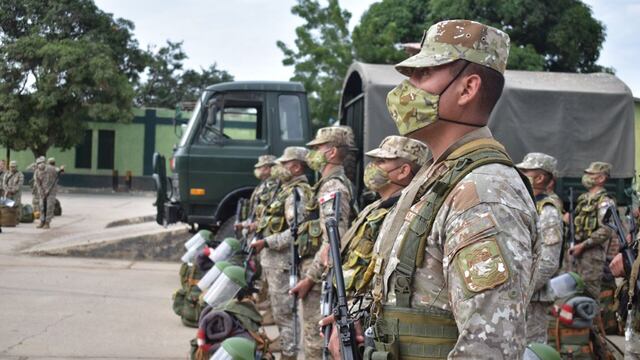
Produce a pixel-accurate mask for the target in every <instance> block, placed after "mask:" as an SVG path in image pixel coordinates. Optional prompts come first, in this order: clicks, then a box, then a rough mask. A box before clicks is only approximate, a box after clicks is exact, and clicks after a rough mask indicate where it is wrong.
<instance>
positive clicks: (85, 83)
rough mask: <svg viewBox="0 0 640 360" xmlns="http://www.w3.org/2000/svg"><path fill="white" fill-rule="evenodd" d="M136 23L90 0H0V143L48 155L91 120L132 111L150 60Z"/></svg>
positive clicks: (121, 117) (122, 117) (74, 139)
mask: <svg viewBox="0 0 640 360" xmlns="http://www.w3.org/2000/svg"><path fill="white" fill-rule="evenodd" d="M132 30H133V24H132V23H131V22H129V21H127V20H124V19H114V18H113V16H112V15H111V14H107V13H105V12H103V11H101V10H100V9H98V8H97V7H96V6H95V4H94V3H93V1H91V0H55V1H54V0H0V43H1V44H2V46H1V47H0V58H1V61H0V143H2V144H3V145H5V146H7V147H8V148H12V149H14V150H24V149H30V150H31V151H32V152H33V153H34V155H36V156H38V155H44V154H45V153H46V152H47V150H48V149H49V148H50V147H51V146H57V147H60V148H62V149H69V148H71V147H72V146H74V145H76V144H77V143H78V142H79V141H81V140H82V136H83V131H84V129H85V123H86V121H87V120H94V121H127V120H129V119H131V118H132V116H133V113H132V98H133V95H134V93H133V87H132V84H133V83H134V82H135V81H137V79H138V73H139V72H140V71H141V70H142V69H143V68H144V65H145V63H146V56H145V54H144V53H143V52H142V51H140V50H139V49H138V44H137V42H136V41H135V39H134V38H133V36H132V33H131V32H132Z"/></svg>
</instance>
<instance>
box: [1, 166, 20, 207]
mask: <svg viewBox="0 0 640 360" xmlns="http://www.w3.org/2000/svg"><path fill="white" fill-rule="evenodd" d="M17 166H18V164H17V163H16V162H15V161H11V162H10V163H9V168H10V170H9V171H6V172H5V173H4V177H3V178H2V188H3V189H4V195H5V196H6V197H8V198H9V199H11V200H13V201H15V202H16V204H15V207H17V208H18V209H20V208H21V205H22V184H24V175H23V174H22V173H21V172H20V171H18V169H17ZM14 169H15V170H14Z"/></svg>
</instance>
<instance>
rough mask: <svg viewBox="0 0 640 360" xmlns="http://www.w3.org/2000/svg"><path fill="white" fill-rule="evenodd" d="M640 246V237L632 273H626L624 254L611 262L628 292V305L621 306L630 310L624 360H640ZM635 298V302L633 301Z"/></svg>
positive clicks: (613, 271)
mask: <svg viewBox="0 0 640 360" xmlns="http://www.w3.org/2000/svg"><path fill="white" fill-rule="evenodd" d="M632 245H633V244H632ZM639 246H640V237H639V238H638V239H636V241H635V254H636V259H635V261H634V262H633V264H631V269H630V270H631V273H626V272H625V268H624V263H623V258H622V254H617V255H616V256H615V257H614V258H613V260H612V261H611V264H609V268H610V269H611V273H612V274H613V276H615V277H624V281H625V283H626V284H625V286H623V287H622V289H623V291H626V292H628V298H627V299H628V303H627V304H620V306H622V307H624V308H626V309H629V311H627V322H626V326H625V334H624V337H625V347H624V358H625V359H630V360H640V301H638V296H640V294H638V293H637V292H638V290H640V289H638V288H637V287H636V284H637V282H638V275H639V273H640V254H639V250H640V249H639V248H638V247H639ZM634 297H635V302H634V301H633V300H634Z"/></svg>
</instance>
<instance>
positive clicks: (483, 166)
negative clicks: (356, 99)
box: [372, 20, 537, 359]
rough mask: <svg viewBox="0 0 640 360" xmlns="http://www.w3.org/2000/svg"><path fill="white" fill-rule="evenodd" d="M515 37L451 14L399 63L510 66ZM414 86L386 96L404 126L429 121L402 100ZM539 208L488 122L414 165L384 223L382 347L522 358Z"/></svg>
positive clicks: (378, 300) (415, 353)
mask: <svg viewBox="0 0 640 360" xmlns="http://www.w3.org/2000/svg"><path fill="white" fill-rule="evenodd" d="M508 43H509V39H508V36H507V35H506V34H505V33H503V32H502V31H500V30H497V29H494V28H491V27H488V26H485V25H482V24H479V23H476V22H471V21H467V20H452V21H444V22H440V23H438V24H435V25H433V26H432V27H431V28H430V29H429V30H428V31H427V33H426V35H425V37H424V38H423V41H422V46H421V51H420V53H418V54H417V55H415V56H413V57H411V58H409V59H407V60H405V61H404V62H402V63H400V64H398V66H397V69H398V71H400V72H402V73H403V74H405V75H409V74H411V71H412V70H413V69H414V68H420V67H431V66H437V65H442V64H447V63H450V62H452V61H455V60H457V59H465V60H467V61H470V62H473V63H477V64H479V65H482V66H486V67H489V68H491V69H494V70H496V71H498V72H500V73H503V72H504V69H505V67H506V60H507V57H508V47H509V45H508ZM389 96H390V97H391V96H398V94H391V93H390V94H389ZM415 97H416V95H415V94H411V93H407V94H400V95H399V99H400V101H399V103H398V105H395V104H390V103H389V102H388V104H387V105H388V107H389V111H390V113H391V116H392V118H393V119H394V121H395V123H396V126H397V127H398V129H399V131H400V133H405V134H406V133H411V132H412V131H415V130H417V129H420V128H422V127H424V125H422V124H424V122H425V120H423V119H421V118H419V117H418V116H416V115H415V114H416V113H417V111H412V110H411V109H401V108H399V107H402V106H407V105H406V104H409V103H410V102H411V100H412V99H413V98H415ZM388 100H389V97H388ZM392 105H393V106H392ZM396 106H399V107H396ZM433 111H434V112H436V113H437V103H434V104H433ZM399 114H405V115H403V116H399ZM412 114H413V115H412ZM423 115H424V114H423ZM456 174H458V175H456ZM456 182H457V183H456ZM453 183H456V184H455V185H449V184H453ZM438 203H440V204H441V206H440V207H439V210H435V208H434V206H436V204H438ZM536 219H537V214H536V210H535V206H534V203H533V200H532V198H531V194H530V193H529V191H528V189H527V187H526V185H525V183H524V181H523V179H522V178H521V177H520V175H519V174H518V172H517V170H516V169H515V168H514V165H513V162H511V160H510V159H509V158H508V156H507V155H506V151H505V150H504V147H502V146H501V145H500V144H499V143H497V141H495V140H494V139H493V137H492V135H491V132H490V131H489V129H488V128H487V127H481V128H479V129H476V130H474V131H472V132H469V133H467V134H466V135H465V136H463V137H461V138H460V139H458V140H457V141H456V142H455V143H454V144H452V145H451V146H450V147H449V149H448V150H446V151H445V152H444V153H443V154H442V155H441V156H439V157H438V158H437V159H436V160H435V162H434V164H433V165H431V166H430V167H429V168H428V169H425V170H423V171H420V172H419V173H418V175H416V177H415V178H414V179H413V182H412V183H411V185H410V186H409V187H407V188H406V189H405V190H404V191H403V194H402V196H401V198H400V200H399V201H398V204H397V205H396V207H395V208H394V211H393V212H392V213H391V214H389V215H388V216H387V219H386V220H385V223H384V224H383V228H382V229H381V231H380V236H379V238H378V242H377V243H376V248H375V257H376V259H375V261H376V265H375V271H376V275H375V280H374V305H375V306H374V308H373V310H372V311H373V314H374V316H375V320H374V322H373V327H374V329H375V330H377V331H378V336H377V338H376V339H377V341H378V342H377V343H376V349H377V350H378V351H388V352H392V353H393V352H399V355H398V357H399V358H404V357H410V358H416V359H419V358H445V357H449V358H473V359H478V358H486V359H503V358H509V359H518V358H521V356H522V353H523V351H524V348H525V345H526V319H525V312H526V311H525V310H526V307H527V305H528V303H529V299H530V296H531V292H532V291H531V290H532V289H531V288H532V286H531V281H532V270H533V262H532V255H533V254H532V248H533V244H534V242H535V241H536V237H537V232H536ZM431 221H433V222H432V223H430V222H431ZM398 335H399V336H398ZM394 343H397V344H394Z"/></svg>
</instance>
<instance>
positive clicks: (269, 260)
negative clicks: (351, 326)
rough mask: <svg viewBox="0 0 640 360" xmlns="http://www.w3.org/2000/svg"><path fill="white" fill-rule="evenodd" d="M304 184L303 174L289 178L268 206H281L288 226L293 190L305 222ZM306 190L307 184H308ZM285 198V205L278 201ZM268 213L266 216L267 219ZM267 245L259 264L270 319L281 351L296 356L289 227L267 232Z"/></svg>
mask: <svg viewBox="0 0 640 360" xmlns="http://www.w3.org/2000/svg"><path fill="white" fill-rule="evenodd" d="M304 184H307V185H308V180H307V177H306V176H305V175H301V176H298V177H295V178H293V179H291V180H290V181H289V182H287V183H286V184H283V186H282V190H280V192H279V193H278V195H276V200H275V201H274V202H273V203H272V204H271V206H270V207H269V208H268V209H267V212H270V211H271V209H272V208H273V207H274V206H279V207H282V206H284V216H285V220H286V222H287V224H288V225H289V226H291V224H292V222H293V216H294V210H293V207H294V193H293V191H297V192H298V194H299V195H300V203H299V204H298V210H297V211H298V221H299V222H301V221H304V220H305V219H306V218H307V213H306V207H305V204H306V203H307V202H308V201H310V199H308V197H310V195H311V193H310V191H303V190H302V189H301V185H304ZM307 187H308V188H309V189H310V187H309V186H307ZM282 200H284V205H282V204H278V202H280V201H282ZM268 218H269V215H265V219H268ZM265 241H266V247H265V249H264V250H263V251H262V256H261V265H262V269H263V271H264V273H265V277H266V279H267V282H268V283H269V298H270V301H271V310H272V311H273V318H274V320H275V322H276V324H277V326H278V331H279V333H280V342H281V346H282V354H283V355H286V356H296V347H297V344H295V343H294V341H293V337H294V334H293V313H292V312H291V308H292V306H291V305H292V301H293V300H292V297H291V296H289V273H290V270H291V251H290V249H291V241H292V236H291V229H289V228H288V227H287V229H286V230H284V231H282V232H278V233H275V234H272V235H269V236H268V237H266V238H265Z"/></svg>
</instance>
